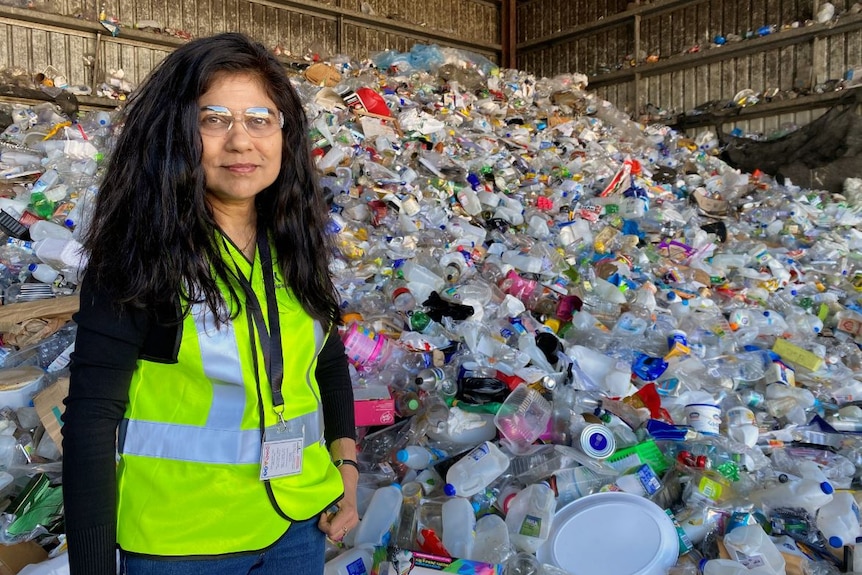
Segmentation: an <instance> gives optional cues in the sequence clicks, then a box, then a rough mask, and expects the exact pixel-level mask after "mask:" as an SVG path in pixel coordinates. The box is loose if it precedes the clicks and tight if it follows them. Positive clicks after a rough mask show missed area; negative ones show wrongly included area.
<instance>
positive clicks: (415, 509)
mask: <svg viewBox="0 0 862 575" xmlns="http://www.w3.org/2000/svg"><path fill="white" fill-rule="evenodd" d="M401 495H402V504H401V517H400V519H399V522H398V534H397V537H396V539H395V544H396V545H397V546H398V547H400V548H401V549H413V548H414V547H415V546H416V526H417V519H418V516H419V505H420V504H421V501H422V485H421V484H420V483H419V482H417V481H408V482H407V483H405V484H404V485H402V486H401Z"/></svg>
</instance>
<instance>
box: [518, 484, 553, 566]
mask: <svg viewBox="0 0 862 575" xmlns="http://www.w3.org/2000/svg"><path fill="white" fill-rule="evenodd" d="M555 509H556V500H555V499H554V492H553V490H552V489H551V488H550V487H549V486H548V485H547V484H546V483H533V484H532V485H528V486H527V487H526V488H525V489H523V490H522V491H520V492H519V493H518V494H517V495H515V497H514V499H512V502H511V503H510V504H509V511H508V512H507V513H506V526H507V527H508V528H509V540H510V541H511V542H512V544H513V545H514V546H515V548H516V549H518V550H519V551H527V552H529V553H535V552H536V550H537V549H538V548H539V546H540V545H541V544H542V543H544V542H545V541H546V540H547V539H548V536H549V535H550V534H551V521H552V519H553V517H554V510H555Z"/></svg>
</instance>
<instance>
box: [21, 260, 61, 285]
mask: <svg viewBox="0 0 862 575" xmlns="http://www.w3.org/2000/svg"><path fill="white" fill-rule="evenodd" d="M27 269H28V270H30V275H31V276H33V279H35V280H37V281H40V282H42V283H46V284H50V283H54V280H55V279H57V276H58V275H60V272H58V271H57V270H55V269H54V268H52V267H51V266H49V265H48V264H30V265H29V266H27Z"/></svg>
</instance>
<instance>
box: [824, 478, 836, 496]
mask: <svg viewBox="0 0 862 575" xmlns="http://www.w3.org/2000/svg"><path fill="white" fill-rule="evenodd" d="M820 489H821V491H823V493H825V494H826V495H832V494H833V493H834V492H835V488H834V487H832V484H831V483H829V482H828V481H822V482H820Z"/></svg>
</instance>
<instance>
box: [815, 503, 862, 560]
mask: <svg viewBox="0 0 862 575" xmlns="http://www.w3.org/2000/svg"><path fill="white" fill-rule="evenodd" d="M817 529H819V530H820V533H822V534H823V538H824V539H826V542H827V543H829V545H830V546H831V547H835V548H837V549H840V548H842V547H844V546H845V545H854V544H855V543H856V538H857V537H859V536H860V535H862V527H860V525H859V506H858V505H856V499H855V498H854V497H853V494H852V493H850V492H849V491H837V492H835V493H834V494H833V495H832V501H830V502H829V503H827V504H826V505H824V506H823V507H821V508H820V510H819V511H817Z"/></svg>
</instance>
